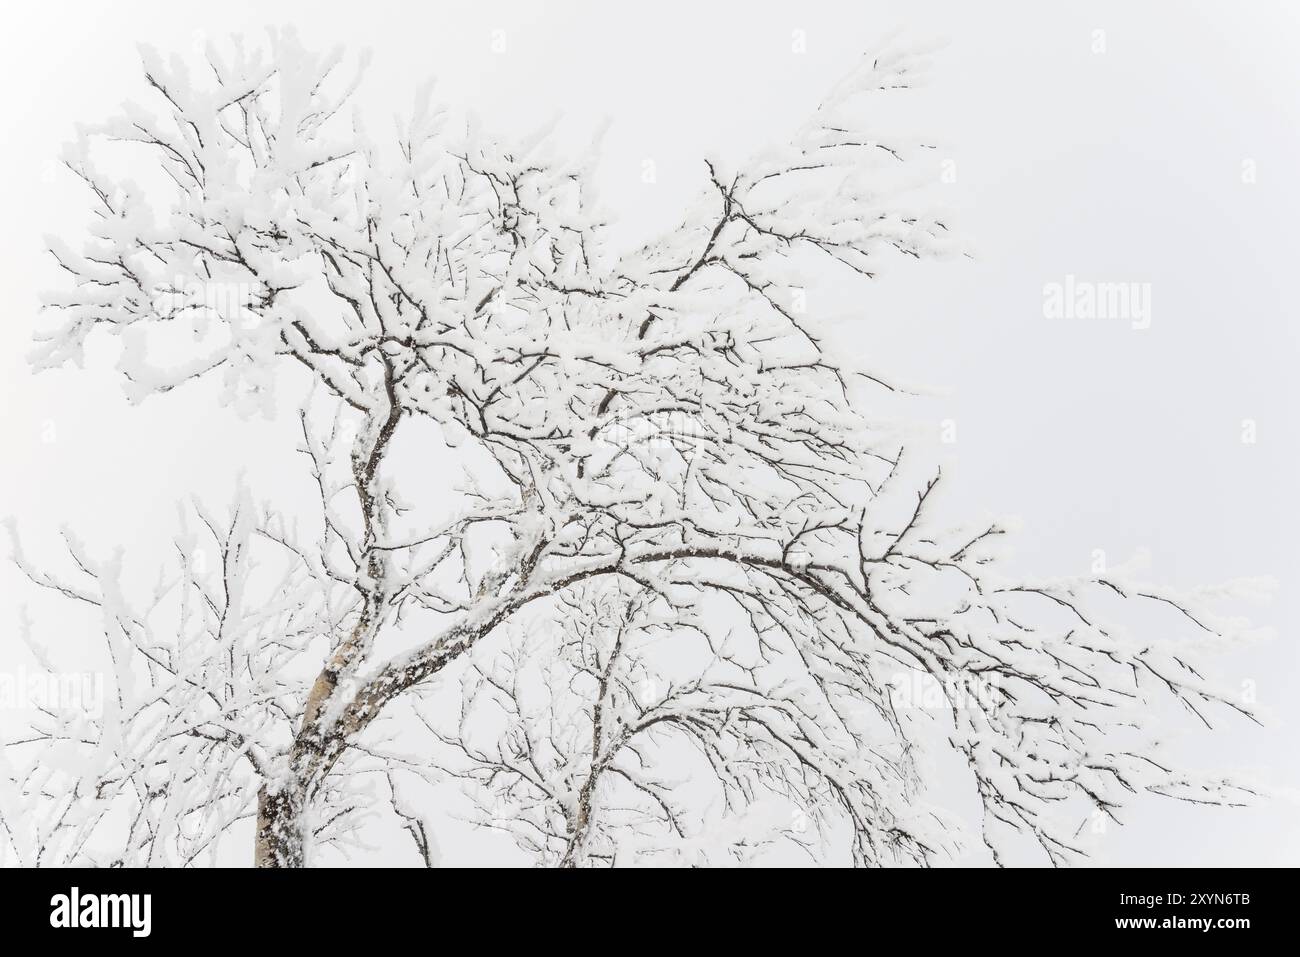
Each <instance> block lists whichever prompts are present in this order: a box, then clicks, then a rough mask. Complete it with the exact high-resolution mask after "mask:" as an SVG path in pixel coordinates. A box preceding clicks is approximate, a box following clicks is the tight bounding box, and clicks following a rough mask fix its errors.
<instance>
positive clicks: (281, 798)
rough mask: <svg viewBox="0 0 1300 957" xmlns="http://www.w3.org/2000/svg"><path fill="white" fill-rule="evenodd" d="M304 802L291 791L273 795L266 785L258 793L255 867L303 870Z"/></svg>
mask: <svg viewBox="0 0 1300 957" xmlns="http://www.w3.org/2000/svg"><path fill="white" fill-rule="evenodd" d="M302 804H303V802H302V800H301V799H300V798H299V797H298V796H297V795H296V794H295V793H294V792H292V791H277V792H276V793H274V794H272V793H270V792H269V791H268V790H267V788H266V785H262V787H261V789H260V790H258V792H257V836H256V838H255V846H254V850H253V863H254V865H255V866H256V867H302V866H303V858H304V851H305V845H306V840H305V835H304V833H303V825H302Z"/></svg>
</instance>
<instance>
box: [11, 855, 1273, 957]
mask: <svg viewBox="0 0 1300 957" xmlns="http://www.w3.org/2000/svg"><path fill="white" fill-rule="evenodd" d="M1295 877H1296V875H1295V872H1294V871H1293V870H1290V869H1269V870H1264V869H1260V870H1248V869H1216V870H1208V869H1207V870H1195V869H1131V870H1107V869H1076V870H1058V871H1050V870H1004V871H981V870H933V871H859V872H853V871H842V870H826V871H812V870H800V871H760V870H750V871H722V870H718V871H690V872H681V873H670V872H666V871H648V870H638V871H618V872H616V873H596V872H593V871H576V872H563V873H552V872H547V871H525V870H493V871H489V870H460V871H448V870H442V871H438V870H434V871H399V870H368V869H358V870H305V871H296V872H269V871H246V870H193V871H179V870H151V871H143V870H132V871H126V870H99V871H95V870H41V871H32V870H7V871H0V918H3V920H4V927H5V930H6V931H7V932H8V933H10V934H17V935H19V936H18V937H16V938H11V939H25V938H26V936H27V935H35V936H40V937H46V935H50V936H49V937H47V938H46V939H48V940H50V941H51V942H54V941H56V940H57V938H59V937H64V938H65V939H66V938H67V937H68V935H73V934H75V935H77V937H78V939H79V941H80V942H81V943H93V941H92V939H91V938H92V937H96V936H104V937H110V936H111V937H116V938H117V939H118V940H117V941H116V942H117V943H120V944H123V945H125V946H128V947H131V946H139V945H148V944H150V943H163V944H171V945H175V944H179V943H197V944H205V945H206V944H208V943H217V942H218V941H231V942H239V941H243V942H246V943H247V944H248V945H250V946H257V947H259V948H261V947H264V946H266V945H274V944H277V943H284V944H286V945H299V946H301V945H303V944H322V945H339V944H343V943H346V942H349V941H357V942H361V941H369V942H371V943H375V944H379V945H381V946H386V945H385V944H384V941H385V940H388V941H389V943H394V942H395V939H389V938H388V937H387V935H388V934H402V933H404V932H409V931H411V930H412V929H418V928H423V929H424V931H428V932H433V933H434V934H435V937H434V938H433V939H434V940H438V941H441V943H442V945H445V946H455V941H457V940H462V941H464V937H465V935H470V936H471V939H473V937H481V938H482V939H484V940H491V941H492V943H493V944H494V946H498V945H500V944H502V943H504V942H506V941H508V940H509V939H510V938H511V937H512V936H513V935H516V934H518V935H519V936H520V939H521V940H524V939H526V940H529V941H531V942H532V943H533V944H536V943H538V942H539V941H541V940H544V939H546V938H547V937H549V936H552V935H564V937H560V936H554V937H552V939H553V940H554V941H555V942H557V943H559V942H560V941H561V940H563V939H564V938H565V937H567V936H568V935H572V934H580V935H582V937H584V938H587V939H590V938H589V937H588V935H590V934H591V933H594V932H601V931H602V929H608V930H609V931H610V932H612V933H617V932H621V936H620V937H613V938H609V940H610V942H611V943H615V942H627V941H628V937H627V936H626V935H627V932H628V931H634V932H635V933H636V935H637V936H639V935H640V934H642V933H644V934H647V935H650V937H646V938H642V943H643V944H649V943H651V940H650V938H651V937H653V936H654V934H655V933H656V928H657V929H658V932H663V933H668V932H670V931H671V929H672V927H674V926H678V928H679V929H683V928H684V927H686V926H688V925H689V926H690V927H691V928H692V929H691V931H690V940H691V944H692V946H698V945H699V944H700V943H704V942H706V941H709V940H718V941H719V946H721V945H722V944H723V943H726V942H729V946H731V947H734V944H735V943H736V937H737V935H739V936H743V937H752V936H754V935H760V936H761V935H766V934H768V933H781V934H782V935H783V936H784V935H788V934H789V933H790V932H791V931H794V932H795V933H796V934H798V935H799V936H800V937H803V936H804V934H808V935H811V936H810V938H809V939H808V941H807V943H813V942H814V941H815V940H817V939H818V938H820V937H822V936H823V935H824V934H825V933H830V932H832V931H833V932H834V934H835V935H836V936H839V935H844V934H847V935H849V936H850V937H853V938H855V939H857V943H855V944H852V945H851V946H852V947H853V948H854V949H855V950H856V949H865V950H871V949H874V946H873V940H874V943H875V944H879V943H881V942H882V941H883V940H885V939H887V938H882V937H877V936H876V935H877V934H878V933H885V932H888V931H891V930H892V931H896V932H908V933H919V934H920V935H921V937H919V938H917V939H918V940H923V941H924V942H925V944H926V945H927V946H930V945H933V944H935V943H937V942H943V941H946V940H952V941H953V942H954V943H964V944H971V943H973V942H974V941H977V940H979V939H981V938H982V939H984V940H985V942H986V943H992V942H994V941H1002V942H1009V941H1023V942H1026V943H1029V942H1033V941H1037V942H1038V943H1039V944H1046V943H1049V942H1052V941H1060V942H1069V943H1071V944H1073V943H1075V942H1079V941H1091V940H1099V939H1106V940H1110V941H1116V942H1123V941H1125V940H1126V939H1127V940H1128V941H1131V942H1134V943H1139V945H1141V944H1140V942H1145V943H1147V944H1151V943H1163V942H1170V943H1175V944H1176V945H1177V946H1183V943H1185V942H1188V941H1189V940H1190V939H1192V938H1199V939H1201V940H1202V941H1203V942H1204V943H1207V944H1209V943H1213V944H1214V945H1221V946H1224V947H1234V946H1239V945H1241V944H1245V943H1247V942H1248V941H1252V940H1254V941H1261V940H1262V939H1263V938H1259V937H1256V936H1255V935H1258V934H1264V935H1265V936H1266V937H1273V936H1274V935H1279V934H1286V933H1287V931H1288V929H1289V927H1288V924H1289V918H1290V914H1291V911H1292V907H1291V899H1292V896H1293V893H1294V892H1293V891H1292V889H1291V888H1292V887H1293V886H1294V884H1295ZM74 889H75V890H74ZM145 895H147V897H146V896H145ZM800 927H802V931H800ZM548 928H549V932H548ZM637 928H640V930H637ZM1288 936H1289V935H1288ZM859 938H860V939H859ZM670 939H671V938H665V939H664V944H665V946H668V940H670ZM65 942H66V941H65ZM823 942H825V941H823Z"/></svg>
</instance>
